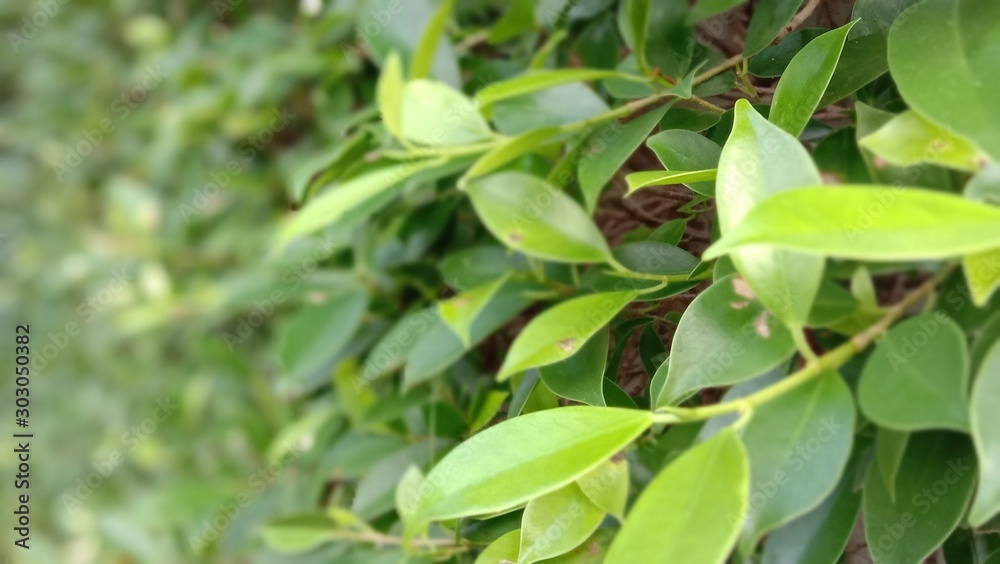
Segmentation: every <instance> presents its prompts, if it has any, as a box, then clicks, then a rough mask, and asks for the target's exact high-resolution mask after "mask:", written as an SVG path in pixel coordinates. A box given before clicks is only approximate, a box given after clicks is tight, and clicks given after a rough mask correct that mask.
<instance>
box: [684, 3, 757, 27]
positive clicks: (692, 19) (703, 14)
mask: <svg viewBox="0 0 1000 564" xmlns="http://www.w3.org/2000/svg"><path fill="white" fill-rule="evenodd" d="M746 1H747V0H698V3H697V4H695V5H694V7H693V8H691V11H690V12H689V13H688V17H687V22H688V23H689V24H693V23H698V22H700V21H702V20H707V19H708V18H711V17H712V16H715V15H718V14H721V13H722V12H725V11H728V10H732V9H733V8H735V7H737V6H741V5H743V4H746Z"/></svg>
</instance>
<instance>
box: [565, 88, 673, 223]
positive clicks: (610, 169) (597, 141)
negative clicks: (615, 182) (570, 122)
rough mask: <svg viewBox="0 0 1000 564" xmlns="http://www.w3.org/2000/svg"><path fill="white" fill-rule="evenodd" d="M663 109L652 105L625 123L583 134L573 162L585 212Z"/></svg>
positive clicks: (595, 200) (589, 208) (661, 114)
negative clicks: (651, 107)
mask: <svg viewBox="0 0 1000 564" xmlns="http://www.w3.org/2000/svg"><path fill="white" fill-rule="evenodd" d="M667 108H669V106H663V107H660V108H656V109H654V110H652V111H649V112H647V113H645V114H643V115H641V116H639V117H638V118H635V119H633V120H631V121H629V122H628V123H626V124H621V123H619V122H617V121H613V122H610V123H608V124H606V125H604V126H599V127H597V128H596V129H594V131H593V133H591V134H590V135H588V136H587V139H586V141H584V142H583V143H584V144H583V148H582V151H581V154H580V159H579V161H578V164H577V176H578V177H579V179H580V191H581V192H582V193H583V200H584V203H585V205H586V208H587V211H588V212H591V213H592V212H593V211H594V209H595V208H596V207H597V199H598V198H599V197H600V195H601V190H603V189H604V186H605V185H607V183H608V181H610V180H611V177H612V176H614V175H615V173H616V172H618V169H619V168H621V166H622V164H623V163H624V162H625V161H626V160H627V159H628V158H629V157H630V156H632V153H634V152H635V150H636V148H637V147H639V145H640V144H641V143H642V142H643V140H645V139H646V136H648V135H649V132H650V131H652V130H653V128H654V127H656V124H657V122H659V121H660V119H661V118H662V117H663V114H664V113H666V111H667Z"/></svg>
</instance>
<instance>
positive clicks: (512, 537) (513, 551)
mask: <svg viewBox="0 0 1000 564" xmlns="http://www.w3.org/2000/svg"><path fill="white" fill-rule="evenodd" d="M520 550H521V529H517V530H515V531H510V532H508V533H506V534H504V535H503V536H502V537H500V538H498V539H497V540H495V541H493V542H492V543H490V545H489V546H487V547H486V548H485V549H483V551H482V552H480V553H479V556H478V557H477V558H476V562H475V564H498V563H500V562H504V561H506V562H516V561H517V554H518V552H520Z"/></svg>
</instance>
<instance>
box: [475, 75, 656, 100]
mask: <svg viewBox="0 0 1000 564" xmlns="http://www.w3.org/2000/svg"><path fill="white" fill-rule="evenodd" d="M606 78H617V79H619V80H631V81H634V82H645V81H646V79H644V78H642V77H640V76H636V75H631V74H627V73H623V72H618V71H610V70H605V69H579V68H564V69H549V70H537V71H531V72H528V73H525V74H522V75H520V76H516V77H514V78H510V79H507V80H503V81H500V82H494V83H492V84H489V85H487V86H486V87H484V88H483V89H482V90H480V91H479V92H477V93H476V96H475V101H476V102H477V103H478V104H479V105H480V106H489V105H491V104H494V103H496V102H499V101H500V100H506V99H509V98H516V97H518V96H523V95H525V94H530V93H532V92H537V91H539V90H545V89H547V88H552V87H553V86H559V85H561V84H568V83H571V82H589V81H592V80H603V79H606Z"/></svg>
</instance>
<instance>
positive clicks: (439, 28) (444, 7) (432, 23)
mask: <svg viewBox="0 0 1000 564" xmlns="http://www.w3.org/2000/svg"><path fill="white" fill-rule="evenodd" d="M454 5H455V0H442V1H441V4H440V5H439V6H438V8H437V10H435V11H434V15H433V16H431V18H430V20H429V21H428V22H427V25H426V26H425V27H424V32H423V33H422V34H421V35H420V42H419V43H417V48H416V50H415V51H414V53H413V64H412V68H411V69H410V78H413V79H417V78H426V77H427V76H429V75H430V73H431V68H432V67H433V66H434V53H435V52H436V51H437V46H438V43H440V42H441V40H442V38H443V36H444V29H445V26H446V25H448V17H449V16H450V15H451V11H452V9H453V8H454Z"/></svg>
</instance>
